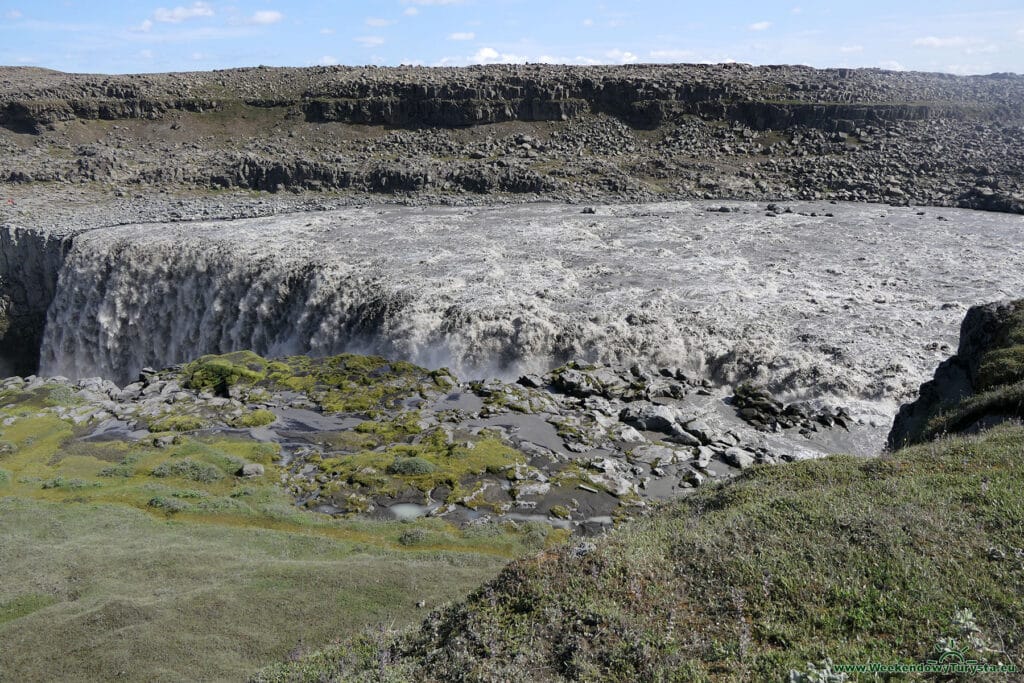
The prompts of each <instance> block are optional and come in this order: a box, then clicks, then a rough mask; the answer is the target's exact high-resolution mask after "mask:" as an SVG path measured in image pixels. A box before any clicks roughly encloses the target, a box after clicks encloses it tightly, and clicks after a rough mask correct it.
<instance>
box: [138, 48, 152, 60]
mask: <svg viewBox="0 0 1024 683" xmlns="http://www.w3.org/2000/svg"><path fill="white" fill-rule="evenodd" d="M139 57H140V58H142V59H147V60H148V59H153V51H152V50H139Z"/></svg>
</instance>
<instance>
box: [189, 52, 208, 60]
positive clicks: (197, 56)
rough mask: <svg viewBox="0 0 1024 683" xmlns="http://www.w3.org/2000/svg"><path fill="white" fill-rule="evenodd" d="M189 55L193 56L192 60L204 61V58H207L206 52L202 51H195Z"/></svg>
mask: <svg viewBox="0 0 1024 683" xmlns="http://www.w3.org/2000/svg"><path fill="white" fill-rule="evenodd" d="M189 57H191V58H192V61H194V62H199V61H202V60H204V59H206V54H205V53H202V52H193V53H192V54H190V55H189Z"/></svg>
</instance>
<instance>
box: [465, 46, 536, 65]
mask: <svg viewBox="0 0 1024 683" xmlns="http://www.w3.org/2000/svg"><path fill="white" fill-rule="evenodd" d="M527 61H529V60H528V59H527V58H526V57H524V56H522V55H516V54H511V53H507V52H498V51H497V50H495V49H494V48H493V47H482V48H480V49H479V50H477V51H476V52H475V53H473V56H472V57H470V58H469V63H470V64H522V63H524V62H527Z"/></svg>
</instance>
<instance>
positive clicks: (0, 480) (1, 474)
mask: <svg viewBox="0 0 1024 683" xmlns="http://www.w3.org/2000/svg"><path fill="white" fill-rule="evenodd" d="M10 481H11V473H10V472H8V471H7V470H0V484H6V483H8V482H10Z"/></svg>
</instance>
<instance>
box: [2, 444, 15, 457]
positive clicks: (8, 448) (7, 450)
mask: <svg viewBox="0 0 1024 683" xmlns="http://www.w3.org/2000/svg"><path fill="white" fill-rule="evenodd" d="M17 452H18V447H17V446H15V445H14V444H13V443H11V442H10V441H0V458H2V457H3V456H5V455H13V454H15V453H17Z"/></svg>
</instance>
